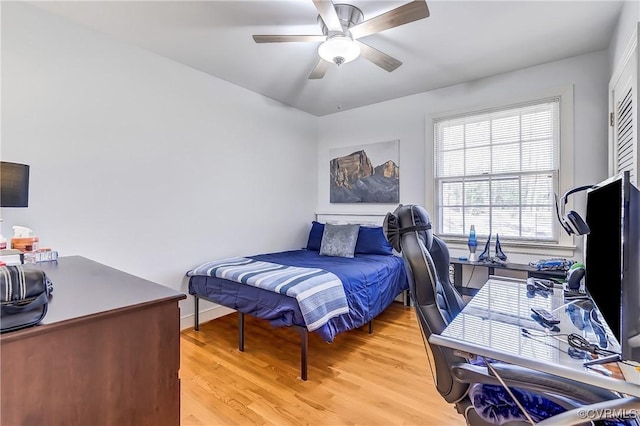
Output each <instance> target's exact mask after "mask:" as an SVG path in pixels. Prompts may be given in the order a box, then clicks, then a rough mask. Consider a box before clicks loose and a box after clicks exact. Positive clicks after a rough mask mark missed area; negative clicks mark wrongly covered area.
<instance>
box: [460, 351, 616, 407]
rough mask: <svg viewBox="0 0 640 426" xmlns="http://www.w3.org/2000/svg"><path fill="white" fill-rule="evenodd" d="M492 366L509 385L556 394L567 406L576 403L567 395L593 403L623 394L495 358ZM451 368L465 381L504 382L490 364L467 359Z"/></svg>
mask: <svg viewBox="0 0 640 426" xmlns="http://www.w3.org/2000/svg"><path fill="white" fill-rule="evenodd" d="M491 366H492V367H493V368H494V369H495V370H496V372H497V373H498V374H499V375H500V377H501V378H502V380H504V382H505V383H506V384H507V386H509V387H514V388H518V389H523V390H528V391H531V392H535V393H541V394H544V395H545V396H547V397H548V396H549V395H550V394H553V395H557V396H559V397H561V398H562V400H561V401H555V402H558V403H559V404H560V405H561V406H563V407H565V408H573V407H575V404H567V401H566V399H568V400H569V401H574V402H578V403H580V404H593V403H597V402H601V401H606V400H612V399H620V395H618V394H617V393H614V392H612V391H610V390H607V389H603V388H600V387H597V386H593V385H589V384H586V383H582V382H578V381H575V380H570V379H565V378H562V377H558V376H554V375H552V374H547V373H543V372H540V371H536V370H531V369H528V368H524V367H520V366H517V365H512V364H503V363H499V362H496V363H492V364H491ZM452 370H453V374H454V376H455V377H456V379H457V380H460V381H461V382H463V383H481V384H489V385H497V386H501V385H502V384H501V383H500V381H499V380H498V379H497V378H496V377H495V376H493V375H492V374H490V373H489V371H488V369H487V367H481V366H477V365H471V364H466V363H465V364H457V365H454V366H453V367H452ZM550 399H551V398H550Z"/></svg>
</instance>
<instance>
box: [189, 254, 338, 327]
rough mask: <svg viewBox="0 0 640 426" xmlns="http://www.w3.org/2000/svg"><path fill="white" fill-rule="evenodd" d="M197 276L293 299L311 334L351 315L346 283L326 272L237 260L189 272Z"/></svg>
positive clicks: (214, 262) (230, 259)
mask: <svg viewBox="0 0 640 426" xmlns="http://www.w3.org/2000/svg"><path fill="white" fill-rule="evenodd" d="M194 275H202V276H209V277H218V278H223V279H226V280H229V281H235V282H238V283H242V284H247V285H251V286H254V287H258V288H262V289H265V290H270V291H273V292H276V293H280V294H285V295H287V296H289V297H293V298H295V299H296V300H297V301H298V305H299V306H300V311H301V312H302V316H303V318H304V321H305V324H306V326H307V329H308V330H309V331H314V330H316V329H318V328H320V327H322V325H324V324H325V323H326V322H327V321H329V320H330V319H331V318H333V317H337V316H338V315H342V314H346V313H348V312H349V307H348V305H347V297H346V295H345V292H344V288H343V286H342V281H340V279H339V278H338V277H337V276H336V275H334V274H333V273H331V272H327V271H325V270H323V269H318V268H301V267H297V266H287V265H280V264H277V263H271V262H263V261H259V260H254V259H249V258H246V257H233V258H229V259H222V260H217V261H213V262H207V263H205V264H203V265H200V266H198V267H197V268H195V269H193V270H191V271H189V272H187V276H190V277H191V276H194Z"/></svg>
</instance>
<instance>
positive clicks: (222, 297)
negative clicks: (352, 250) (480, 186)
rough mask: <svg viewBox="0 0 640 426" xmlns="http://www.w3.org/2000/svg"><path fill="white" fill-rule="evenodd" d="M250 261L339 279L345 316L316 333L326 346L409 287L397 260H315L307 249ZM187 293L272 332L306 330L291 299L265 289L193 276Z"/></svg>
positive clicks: (315, 254) (360, 256) (372, 257)
mask: <svg viewBox="0 0 640 426" xmlns="http://www.w3.org/2000/svg"><path fill="white" fill-rule="evenodd" d="M249 257H250V258H252V259H256V260H262V261H265V262H272V263H279V264H282V265H289V266H299V267H304V268H320V269H324V270H325V271H329V272H331V273H333V274H335V275H336V276H337V277H338V278H340V280H341V281H342V283H343V285H344V291H345V294H346V296H347V303H348V305H349V312H348V313H346V314H342V315H340V316H338V317H334V318H332V319H330V320H329V321H328V322H327V323H325V324H324V325H323V326H322V327H320V328H319V329H317V330H316V332H317V333H318V334H319V335H320V336H321V337H322V339H324V340H325V341H327V342H332V341H333V340H334V339H335V337H336V335H337V334H338V333H341V332H343V331H347V330H351V329H354V328H358V327H361V326H363V325H365V324H366V323H368V322H369V321H370V320H372V319H373V318H374V317H376V316H377V315H378V314H380V312H382V311H383V310H384V309H385V308H386V307H387V306H389V304H391V302H393V299H395V297H396V296H397V295H398V294H400V293H401V292H402V291H403V290H406V289H407V288H408V283H407V278H406V273H405V269H404V262H403V260H402V258H400V257H397V256H384V255H376V254H357V255H356V256H355V257H354V258H343V257H331V256H320V255H319V254H318V252H316V251H312V250H294V251H287V252H280V253H270V254H261V255H257V256H249ZM189 293H190V294H196V295H198V296H202V297H204V298H206V299H209V300H212V301H213V302H215V303H218V304H221V305H224V306H227V307H229V308H232V309H237V310H239V311H240V312H244V313H246V314H250V315H254V316H257V317H259V318H262V319H266V320H269V321H270V323H271V324H272V325H273V326H275V327H282V326H290V325H300V326H304V325H305V323H304V319H303V317H302V314H301V312H300V308H299V306H298V303H297V301H296V300H295V299H294V298H291V297H287V296H283V295H280V294H277V293H274V292H271V291H268V290H264V289H260V288H256V287H252V286H248V285H239V284H238V283H235V282H232V281H228V280H225V279H221V278H216V277H202V276H194V277H191V278H190V279H189Z"/></svg>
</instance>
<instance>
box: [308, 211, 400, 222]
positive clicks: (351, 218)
mask: <svg viewBox="0 0 640 426" xmlns="http://www.w3.org/2000/svg"><path fill="white" fill-rule="evenodd" d="M392 207H393V208H392V210H395V206H392ZM386 215H387V213H386V212H385V213H316V220H317V221H318V222H320V223H334V224H356V223H357V224H360V225H371V226H373V225H378V226H380V225H382V222H384V218H385V216H386Z"/></svg>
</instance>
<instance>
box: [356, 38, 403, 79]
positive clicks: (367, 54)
mask: <svg viewBox="0 0 640 426" xmlns="http://www.w3.org/2000/svg"><path fill="white" fill-rule="evenodd" d="M356 43H358V45H360V55H362V57H363V58H365V59H368V60H369V61H371V62H373V63H374V64H376V65H377V66H379V67H380V68H382V69H384V70H386V71H389V72H391V71H393V70H395V69H396V68H398V67H399V66H400V65H402V62H400V61H399V60H397V59H396V58H393V57H391V56H389V55H387V54H386V53H383V52H381V51H379V50H378V49H375V48H373V47H371V46H369V45H368V44H364V43H363V42H361V41H356Z"/></svg>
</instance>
